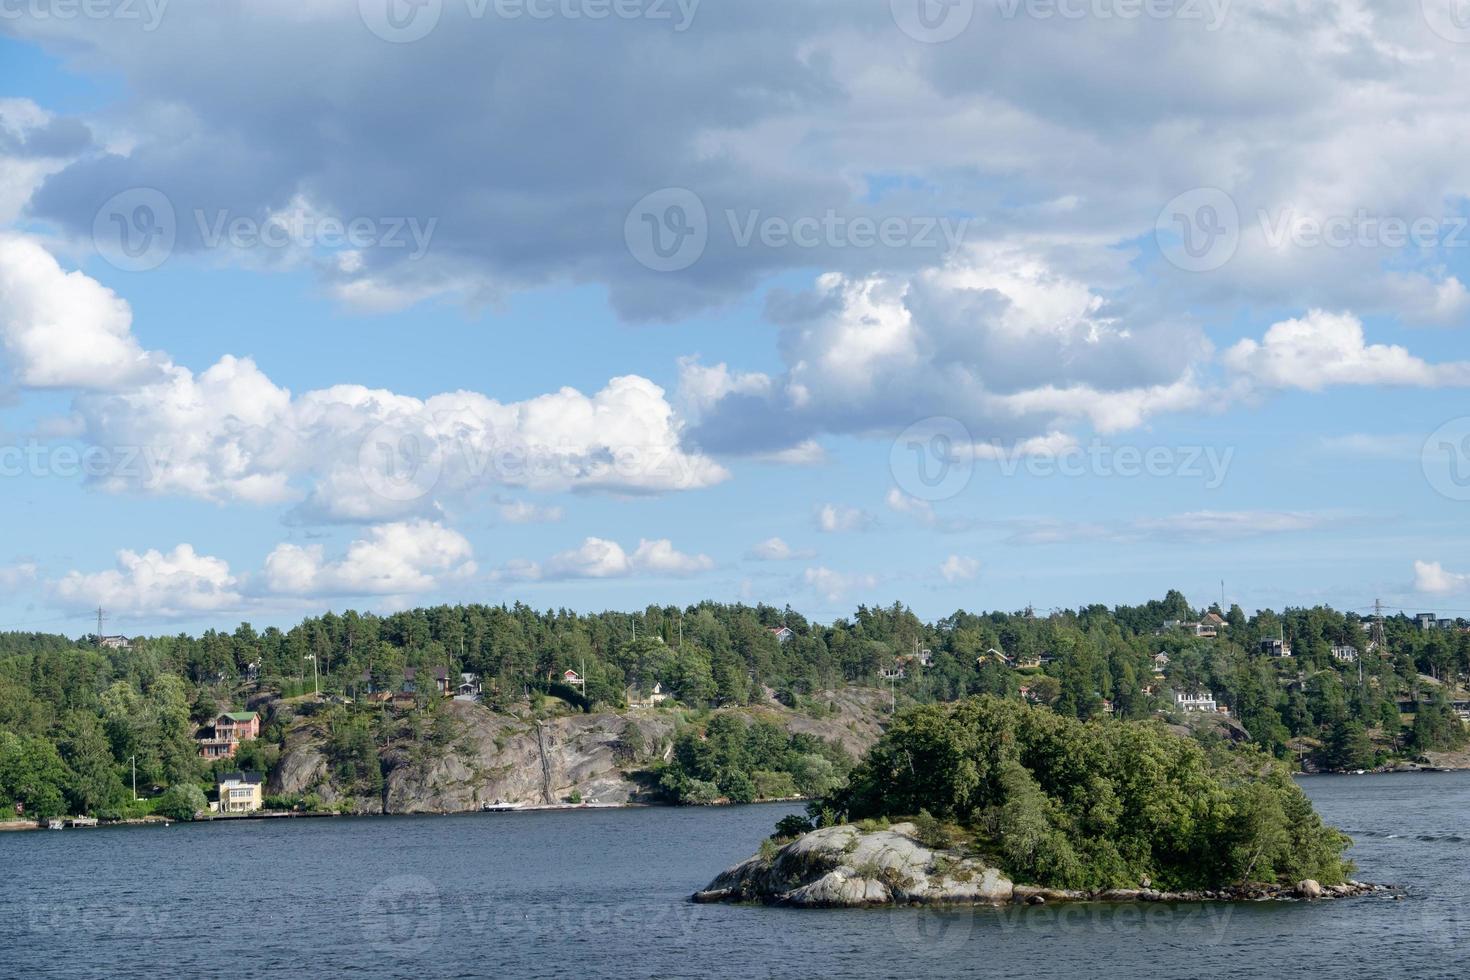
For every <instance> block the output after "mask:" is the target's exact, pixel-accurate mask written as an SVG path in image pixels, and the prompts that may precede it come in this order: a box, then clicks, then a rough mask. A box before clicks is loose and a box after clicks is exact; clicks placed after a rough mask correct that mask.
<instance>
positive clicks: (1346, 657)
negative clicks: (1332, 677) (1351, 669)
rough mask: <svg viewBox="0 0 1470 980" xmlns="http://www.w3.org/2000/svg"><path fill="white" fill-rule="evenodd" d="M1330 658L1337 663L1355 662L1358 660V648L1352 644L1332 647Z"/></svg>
mask: <svg viewBox="0 0 1470 980" xmlns="http://www.w3.org/2000/svg"><path fill="white" fill-rule="evenodd" d="M1332 659H1333V660H1336V661H1337V662H1338V663H1343V664H1355V663H1357V662H1358V648H1357V647H1353V646H1340V647H1333V648H1332Z"/></svg>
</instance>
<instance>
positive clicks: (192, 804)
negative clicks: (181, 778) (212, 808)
mask: <svg viewBox="0 0 1470 980" xmlns="http://www.w3.org/2000/svg"><path fill="white" fill-rule="evenodd" d="M208 809H209V801H208V800H206V799H205V798H204V791H203V790H202V789H200V788H199V787H198V786H195V785H194V784H193V783H176V784H175V785H173V786H170V787H169V788H168V789H166V790H164V791H163V795H162V796H160V797H159V798H158V799H157V800H156V801H155V802H154V804H153V812H154V813H156V814H158V815H159V816H163V817H168V818H169V819H170V820H193V819H194V817H195V815H196V814H200V813H203V812H205V811H206V810H208Z"/></svg>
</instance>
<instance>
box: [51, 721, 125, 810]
mask: <svg viewBox="0 0 1470 980" xmlns="http://www.w3.org/2000/svg"><path fill="white" fill-rule="evenodd" d="M58 744H59V747H60V749H61V758H62V760H63V761H64V762H65V763H66V766H67V770H68V778H67V780H66V798H67V802H68V803H70V804H71V808H72V810H73V811H74V812H76V813H96V812H97V811H99V810H102V809H104V808H107V807H112V806H116V805H117V804H118V803H120V802H121V801H122V799H123V797H124V795H125V792H124V790H123V784H122V780H121V779H120V778H118V772H117V762H116V760H115V759H113V757H112V750H111V748H110V747H109V746H108V744H107V736H106V734H104V732H103V731H102V724H101V722H99V721H98V719H97V717H96V716H95V715H91V714H88V713H86V712H84V711H72V712H70V713H69V714H68V715H67V716H66V721H65V724H64V725H63V726H62V730H61V736H60V740H59V743H58Z"/></svg>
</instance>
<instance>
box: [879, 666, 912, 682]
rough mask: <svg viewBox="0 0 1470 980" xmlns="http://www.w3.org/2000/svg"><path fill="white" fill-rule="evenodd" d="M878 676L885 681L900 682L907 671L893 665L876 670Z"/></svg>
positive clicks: (906, 674)
mask: <svg viewBox="0 0 1470 980" xmlns="http://www.w3.org/2000/svg"><path fill="white" fill-rule="evenodd" d="M878 676H879V677H881V678H883V679H884V680H885V681H901V680H903V679H904V678H905V677H907V676H908V671H906V670H904V669H903V666H902V665H901V664H894V665H893V666H892V667H880V668H878Z"/></svg>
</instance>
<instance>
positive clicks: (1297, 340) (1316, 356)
mask: <svg viewBox="0 0 1470 980" xmlns="http://www.w3.org/2000/svg"><path fill="white" fill-rule="evenodd" d="M1221 359H1222V360H1223V361H1224V363H1225V365H1226V367H1228V368H1230V369H1231V370H1232V371H1235V372H1237V373H1238V374H1240V375H1241V376H1242V377H1244V378H1246V379H1248V380H1249V381H1251V382H1253V383H1254V384H1256V385H1259V386H1260V387H1263V388H1301V389H1304V390H1307V391H1321V390H1322V389H1323V388H1326V387H1328V386H1331V385H1402V386H1410V387H1420V388H1437V387H1446V386H1466V385H1470V361H1456V362H1450V363H1444V364H1430V363H1429V362H1427V361H1424V360H1422V359H1420V358H1417V357H1415V356H1413V355H1412V354H1410V353H1409V352H1408V351H1407V350H1406V349H1405V348H1403V347H1398V346H1390V345H1387V344H1369V343H1367V341H1366V339H1365V338H1364V334H1363V324H1362V322H1361V321H1359V320H1358V318H1357V317H1355V316H1353V315H1352V314H1350V313H1327V312H1324V311H1322V310H1312V311H1311V312H1309V313H1308V314H1307V315H1306V316H1304V317H1302V318H1301V319H1297V320H1283V321H1281V322H1280V323H1276V324H1273V325H1272V326H1271V328H1270V329H1269V330H1267V331H1266V336H1265V337H1264V338H1263V339H1262V340H1261V341H1260V342H1259V343H1258V342H1256V341H1254V340H1250V339H1246V340H1242V341H1240V342H1239V343H1238V344H1236V345H1235V346H1234V347H1231V348H1230V349H1229V350H1227V351H1226V352H1225V353H1224V354H1223V355H1222V358H1221Z"/></svg>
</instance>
